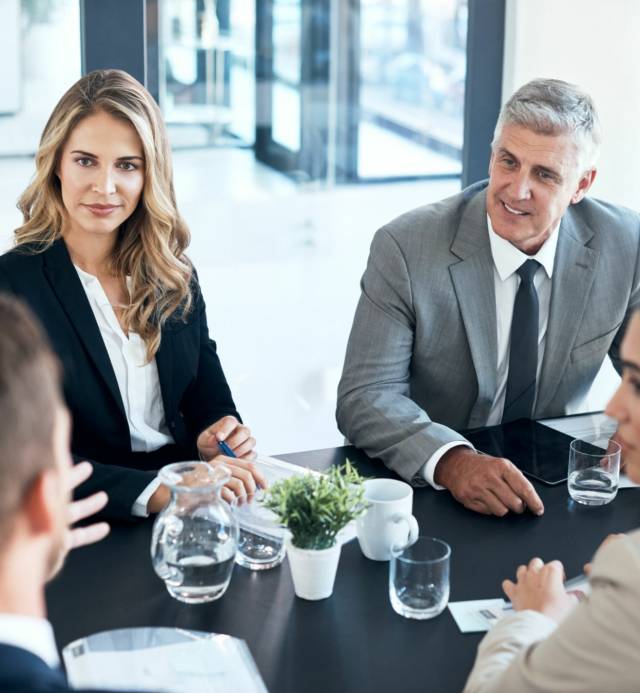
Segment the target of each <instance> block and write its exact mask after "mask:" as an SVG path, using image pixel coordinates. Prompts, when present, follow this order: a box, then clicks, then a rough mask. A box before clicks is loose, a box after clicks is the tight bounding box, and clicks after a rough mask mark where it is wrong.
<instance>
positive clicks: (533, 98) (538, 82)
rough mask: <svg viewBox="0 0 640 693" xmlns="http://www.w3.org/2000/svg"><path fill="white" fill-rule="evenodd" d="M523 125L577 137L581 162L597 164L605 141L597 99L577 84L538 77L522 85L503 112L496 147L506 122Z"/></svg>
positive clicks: (583, 163) (545, 132)
mask: <svg viewBox="0 0 640 693" xmlns="http://www.w3.org/2000/svg"><path fill="white" fill-rule="evenodd" d="M508 124H513V125H521V126H522V127H525V128H528V129H529V130H532V131H533V132H535V133H537V134H539V135H561V134H570V135H572V136H573V138H574V140H575V143H576V147H577V150H578V159H579V162H578V163H579V164H581V165H582V166H583V168H584V169H585V170H586V169H589V168H592V167H593V166H594V165H595V162H596V159H597V156H598V151H599V149H600V143H601V140H602V137H601V130H600V119H599V118H598V113H597V111H596V107H595V105H594V103H593V99H592V98H591V97H590V96H589V95H588V94H587V93H585V92H583V91H582V90H581V89H579V88H578V87H577V86H575V85H574V84H569V83H568V82H563V81H562V80H560V79H534V80H532V81H531V82H527V84H525V85H524V86H522V87H520V89H518V90H517V91H516V92H515V93H514V94H513V96H512V97H511V98H510V99H509V100H508V101H507V103H505V105H504V106H503V107H502V110H501V111H500V116H499V117H498V122H497V124H496V129H495V131H494V133H493V142H492V143H491V146H492V147H493V146H494V145H495V143H496V141H497V139H498V138H499V136H500V134H501V133H502V128H503V127H504V126H505V125H508Z"/></svg>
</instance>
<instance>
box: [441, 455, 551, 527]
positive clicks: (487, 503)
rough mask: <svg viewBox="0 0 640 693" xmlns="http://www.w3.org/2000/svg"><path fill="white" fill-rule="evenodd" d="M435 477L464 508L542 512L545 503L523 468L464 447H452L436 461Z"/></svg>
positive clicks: (502, 512) (489, 511)
mask: <svg viewBox="0 0 640 693" xmlns="http://www.w3.org/2000/svg"><path fill="white" fill-rule="evenodd" d="M434 481H435V482H436V484H439V485H440V486H444V487H445V488H448V489H449V491H451V494H452V495H453V497H454V498H455V499H456V500H457V501H459V502H460V503H462V504H463V505H464V506H465V507H466V508H469V509H470V510H475V511H476V512H479V513H483V514H485V515H498V516H500V517H502V516H503V515H506V514H507V513H508V512H509V510H512V511H513V512H514V513H522V512H524V510H525V509H526V508H529V510H531V512H532V513H534V514H536V515H542V513H543V512H544V505H543V504H542V501H541V500H540V497H539V496H538V494H537V493H536V492H535V489H534V488H533V486H532V485H531V483H530V482H529V481H528V480H527V479H525V477H524V475H523V474H522V472H521V471H520V470H519V469H518V468H517V467H515V466H514V465H513V463H511V462H509V460H506V459H504V458H501V457H490V456H489V455H481V454H478V453H477V452H475V450H471V449H469V448H466V447H458V448H453V449H452V450H449V451H448V452H446V453H445V454H444V455H443V456H442V459H441V460H440V461H439V462H438V464H437V466H436V470H435V475H434Z"/></svg>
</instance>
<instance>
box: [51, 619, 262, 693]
mask: <svg viewBox="0 0 640 693" xmlns="http://www.w3.org/2000/svg"><path fill="white" fill-rule="evenodd" d="M127 630H129V629H127ZM131 630H140V631H143V630H146V631H153V630H154V629H131ZM162 630H168V629H162ZM118 632H119V631H114V633H118ZM120 632H122V631H120ZM105 635H107V634H103V633H101V634H99V635H98V636H93V637H102V638H104V636H105ZM116 637H117V635H116ZM90 641H91V638H83V639H81V640H77V641H75V642H73V643H71V644H70V645H68V646H67V647H66V648H65V649H64V651H63V656H64V662H65V667H66V669H67V675H68V678H69V681H70V683H71V685H72V686H73V687H74V688H101V689H106V690H111V689H113V690H118V689H123V688H126V689H127V690H139V691H157V692H158V693H160V692H162V693H165V692H166V693H237V691H243V693H245V692H246V693H267V688H266V687H265V685H264V682H263V681H262V679H261V677H260V675H259V674H258V670H257V669H256V667H255V663H254V661H253V658H252V657H251V654H250V653H249V649H248V648H247V645H246V643H245V642H244V641H243V640H238V639H236V638H232V637H230V636H228V635H214V634H210V635H207V636H206V637H197V636H194V639H192V640H189V641H187V642H179V643H173V644H166V645H160V646H152V647H140V648H135V649H128V650H125V649H113V650H105V651H96V650H94V649H91V647H90V644H89V643H90Z"/></svg>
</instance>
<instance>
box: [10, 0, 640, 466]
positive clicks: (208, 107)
mask: <svg viewBox="0 0 640 693" xmlns="http://www.w3.org/2000/svg"><path fill="white" fill-rule="evenodd" d="M639 30H640V4H638V3H637V2H635V0H563V2H561V3H559V2H557V0H536V1H535V2H533V1H532V0H217V2H216V0H1V1H0V248H1V249H2V250H4V249H5V248H7V247H9V245H10V243H11V234H12V231H13V229H14V228H15V227H16V226H17V225H18V223H19V221H20V216H19V213H18V212H17V210H16V208H15V202H16V200H17V198H18V196H19V194H20V192H21V191H22V190H23V189H24V187H25V186H26V184H27V182H28V180H29V178H30V176H31V175H32V173H33V154H34V152H35V150H36V148H37V142H38V138H39V135H40V132H41V130H42V128H43V127H44V124H45V122H46V119H47V117H48V115H49V113H50V111H51V109H52V108H53V106H54V104H55V103H56V101H57V100H58V99H59V97H60V96H61V95H62V93H63V92H64V91H65V90H66V89H67V88H68V87H69V86H70V85H71V84H72V83H73V82H74V81H75V80H76V79H78V77H79V76H80V75H81V74H82V71H83V70H88V69H93V68H95V67H107V66H113V67H121V68H123V69H126V70H128V71H129V72H131V73H132V74H133V75H134V76H136V77H137V78H138V79H140V80H144V81H145V83H146V85H147V86H148V88H149V89H150V90H151V91H152V93H153V94H154V96H156V98H157V99H158V101H159V103H160V105H161V108H162V111H163V113H164V116H165V119H166V121H167V123H168V127H169V134H170V138H171V141H172V145H173V150H174V164H175V183H176V190H177V195H178V202H179V205H180V209H181V211H182V214H183V216H184V217H185V219H186V221H187V223H188V224H189V226H190V228H191V231H192V236H193V239H192V245H191V249H190V256H191V257H192V259H193V260H194V262H195V264H196V266H197V268H198V272H199V275H200V280H201V283H202V285H203V290H204V294H205V298H206V300H207V303H208V316H209V322H210V330H211V333H212V336H213V337H214V338H215V339H216V340H217V341H218V347H219V351H220V354H221V358H222V361H223V365H224V367H225V370H226V373H227V377H228V379H229V381H230V383H231V385H232V389H233V392H234V395H235V397H236V401H237V403H238V406H239V409H240V411H241V412H242V414H243V417H244V418H245V420H246V422H247V423H248V424H249V425H250V426H251V427H252V428H253V430H254V433H255V435H256V437H257V439H258V443H259V448H260V450H261V451H262V452H265V453H279V452H287V451H291V450H299V449H312V448H321V447H328V446H331V445H336V444H339V443H340V442H341V440H342V438H341V436H340V434H339V432H338V431H337V429H336V427H335V423H334V407H335V391H336V386H337V382H338V378H339V375H340V370H341V367H342V359H343V356H344V349H345V345H346V340H347V336H348V332H349V328H350V325H351V319H352V316H353V311H354V308H355V304H356V301H357V298H358V295H359V278H360V275H361V273H362V271H363V269H364V266H365V262H366V258H367V252H368V247H369V243H370V241H371V238H372V235H373V233H374V232H375V230H376V229H377V228H378V227H379V226H380V225H382V224H383V223H385V222H386V221H388V220H390V219H391V218H393V217H394V216H396V215H397V214H399V213H401V212H403V211H405V210H408V209H410V208H413V207H416V206H418V205H421V204H425V203H428V202H431V201H435V200H437V199H439V198H442V197H444V196H447V195H449V194H453V193H455V192H456V191H457V190H459V189H460V186H461V184H462V183H463V182H464V183H466V182H471V181H473V180H477V179H478V178H480V177H483V175H484V171H486V164H487V161H488V154H489V147H488V145H489V141H490V133H491V129H492V126H493V123H494V121H495V116H496V114H497V111H498V109H499V107H500V103H501V101H502V100H504V98H506V97H508V95H509V94H510V93H511V92H512V91H513V90H514V89H516V88H517V87H518V86H520V85H521V84H522V83H524V82H525V81H527V80H528V79H531V78H533V77H540V76H544V77H557V78H561V79H566V80H568V81H572V82H576V83H578V84H580V85H581V86H582V87H583V88H585V89H586V90H587V91H589V92H590V93H591V94H592V95H593V96H594V98H595V99H596V103H597V105H598V107H599V110H600V113H601V116H602V121H603V127H604V134H605V142H604V147H603V151H602V155H601V160H600V166H599V176H598V179H597V181H596V183H595V186H594V189H593V194H594V195H596V196H600V197H603V198H606V199H608V200H610V201H612V202H616V203H620V204H625V205H628V206H630V207H637V206H638V205H637V197H638V192H637V183H636V181H637V180H638V174H639V173H640V172H639V171H638V170H637V169H638V168H640V157H638V153H640V128H639V127H638V126H637V122H638V120H639V119H638V115H639V114H640V71H639V70H638V66H637V60H636V59H635V53H634V46H635V38H636V36H637V35H638V31H639ZM615 383H616V376H615V374H614V372H613V370H612V369H611V366H610V365H609V364H605V367H604V369H603V371H602V373H601V375H600V377H599V379H598V380H597V382H596V384H595V385H594V388H593V390H592V392H591V393H590V395H589V397H588V398H587V400H586V401H585V402H584V403H583V408H584V409H592V408H598V407H599V406H601V405H602V403H603V402H604V401H605V399H606V398H607V396H608V395H609V393H610V392H611V391H612V390H613V388H614V387H615Z"/></svg>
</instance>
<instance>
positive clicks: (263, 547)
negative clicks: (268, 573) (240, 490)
mask: <svg viewBox="0 0 640 693" xmlns="http://www.w3.org/2000/svg"><path fill="white" fill-rule="evenodd" d="M263 497H264V492H262V491H259V492H258V493H257V494H256V495H255V497H254V498H253V499H252V500H251V501H247V500H245V499H241V498H240V499H238V498H236V499H234V500H233V502H232V504H231V505H232V508H233V510H234V515H235V517H236V519H237V520H238V526H239V529H240V534H239V537H238V551H237V553H236V563H237V564H238V565H241V566H242V567H243V568H249V570H268V569H269V568H275V567H276V566H277V565H279V564H280V563H282V561H283V560H284V555H285V552H286V549H285V544H284V539H285V528H284V527H283V526H282V525H281V524H280V523H279V522H278V518H277V517H276V515H275V513H273V512H272V511H271V510H268V509H267V508H265V507H264V505H263V504H262V501H263Z"/></svg>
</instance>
